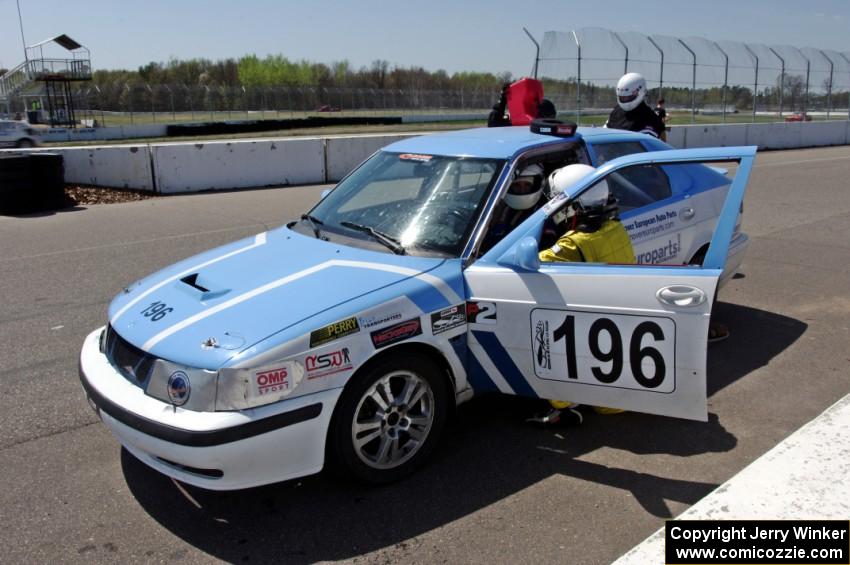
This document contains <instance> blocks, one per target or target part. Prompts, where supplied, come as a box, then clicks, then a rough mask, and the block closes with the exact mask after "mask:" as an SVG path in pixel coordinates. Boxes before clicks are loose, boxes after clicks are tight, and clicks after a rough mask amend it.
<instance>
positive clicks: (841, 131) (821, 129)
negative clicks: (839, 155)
mask: <svg viewBox="0 0 850 565" xmlns="http://www.w3.org/2000/svg"><path fill="white" fill-rule="evenodd" d="M800 126H801V127H800V145H801V146H803V147H822V146H826V145H844V144H845V143H847V124H846V123H843V122H804V123H801V124H800Z"/></svg>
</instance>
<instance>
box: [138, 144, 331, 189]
mask: <svg viewBox="0 0 850 565" xmlns="http://www.w3.org/2000/svg"><path fill="white" fill-rule="evenodd" d="M150 147H151V151H152V158H153V163H154V179H155V182H156V187H157V191H158V192H161V193H163V194H170V193H176V192H197V191H201V190H215V189H228V188H248V187H259V186H272V185H276V186H281V185H289V184H312V183H320V182H324V180H325V148H324V140H322V139H317V138H304V139H286V140H267V141H231V142H225V141H221V142H211V143H180V144H154V145H151V146H150Z"/></svg>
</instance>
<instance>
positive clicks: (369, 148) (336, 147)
mask: <svg viewBox="0 0 850 565" xmlns="http://www.w3.org/2000/svg"><path fill="white" fill-rule="evenodd" d="M415 135H420V134H406V135H375V136H368V137H367V136H364V137H332V138H328V139H327V140H326V142H325V144H326V145H325V156H326V157H325V162H326V163H327V177H326V179H325V180H326V181H327V182H338V181H340V180H342V178H343V177H344V176H345V175H347V174H348V173H350V172H351V171H352V170H353V169H354V167H356V166H357V165H359V164H360V163H362V162H363V161H364V160H365V159H366V158H367V157H368V156H369V155H371V154H372V153H374V152H375V151H377V150H378V149H380V148H381V147H384V146H386V145H389V144H390V143H393V142H395V141H398V140H400V139H405V138H407V137H411V136H415Z"/></svg>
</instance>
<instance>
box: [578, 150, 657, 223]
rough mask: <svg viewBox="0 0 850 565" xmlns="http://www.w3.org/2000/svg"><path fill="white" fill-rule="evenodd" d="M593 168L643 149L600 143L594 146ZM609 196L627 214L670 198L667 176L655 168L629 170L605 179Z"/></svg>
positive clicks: (651, 166) (645, 166)
mask: <svg viewBox="0 0 850 565" xmlns="http://www.w3.org/2000/svg"><path fill="white" fill-rule="evenodd" d="M593 151H594V152H595V153H596V165H597V166H600V165H603V164H605V163H607V162H608V161H612V160H614V159H616V158H618V157H622V156H624V155H632V154H634V153H644V152H646V148H645V147H644V146H643V144H642V143H640V142H638V141H624V142H618V143H601V144H598V145H594V146H593ZM608 186H609V188H610V190H611V193H612V194H613V195H614V197H615V198H616V199H617V201H618V203H619V205H620V211H621V212H628V211H629V210H633V209H634V208H640V207H641V206H646V205H648V204H652V203H653V202H657V201H659V200H663V199H665V198H668V197H670V195H671V194H672V189H671V186H670V179H669V177H668V176H667V173H665V172H664V170H663V169H662V168H661V167H659V166H657V165H640V166H637V167H629V168H628V169H624V170H622V171H620V172H619V173H615V174H613V175H611V177H610V178H609V179H608Z"/></svg>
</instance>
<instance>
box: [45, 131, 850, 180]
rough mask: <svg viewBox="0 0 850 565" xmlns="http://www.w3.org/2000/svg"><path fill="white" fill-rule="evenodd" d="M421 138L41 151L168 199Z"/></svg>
mask: <svg viewBox="0 0 850 565" xmlns="http://www.w3.org/2000/svg"><path fill="white" fill-rule="evenodd" d="M411 135H422V134H421V133H411V134H392V135H383V134H378V135H354V136H333V137H309V138H308V137H297V138H283V139H264V140H244V141H212V142H204V143H192V142H189V143H152V144H136V145H129V144H128V145H98V146H86V147H57V148H49V149H48V148H42V149H33V150H29V151H50V152H55V153H61V154H62V155H63V156H64V157H65V180H66V181H67V182H73V183H80V184H89V185H95V186H110V187H124V188H133V189H140V190H150V191H155V192H159V193H161V194H174V193H181V192H197V191H202V190H224V189H232V188H251V187H262V186H282V185H297V184H316V183H326V182H336V181H338V180H340V179H341V178H342V177H343V176H345V175H346V174H347V173H348V172H349V171H350V170H352V169H353V168H354V167H356V166H357V164H359V163H360V162H361V161H363V159H365V158H366V157H368V156H369V155H371V154H372V153H373V152H374V151H376V150H377V149H379V148H380V147H383V146H385V145H388V144H390V143H392V142H394V141H397V140H399V139H402V138H404V137H409V136H411ZM668 142H669V143H670V144H671V145H672V146H674V147H677V148H692V147H723V146H736V145H757V146H758V147H759V148H760V149H792V148H801V147H822V146H829V145H850V121H841V122H839V121H835V122H798V123H764V124H758V123H756V124H725V125H706V126H677V127H674V128H672V130H671V131H670V134H669V137H668Z"/></svg>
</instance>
